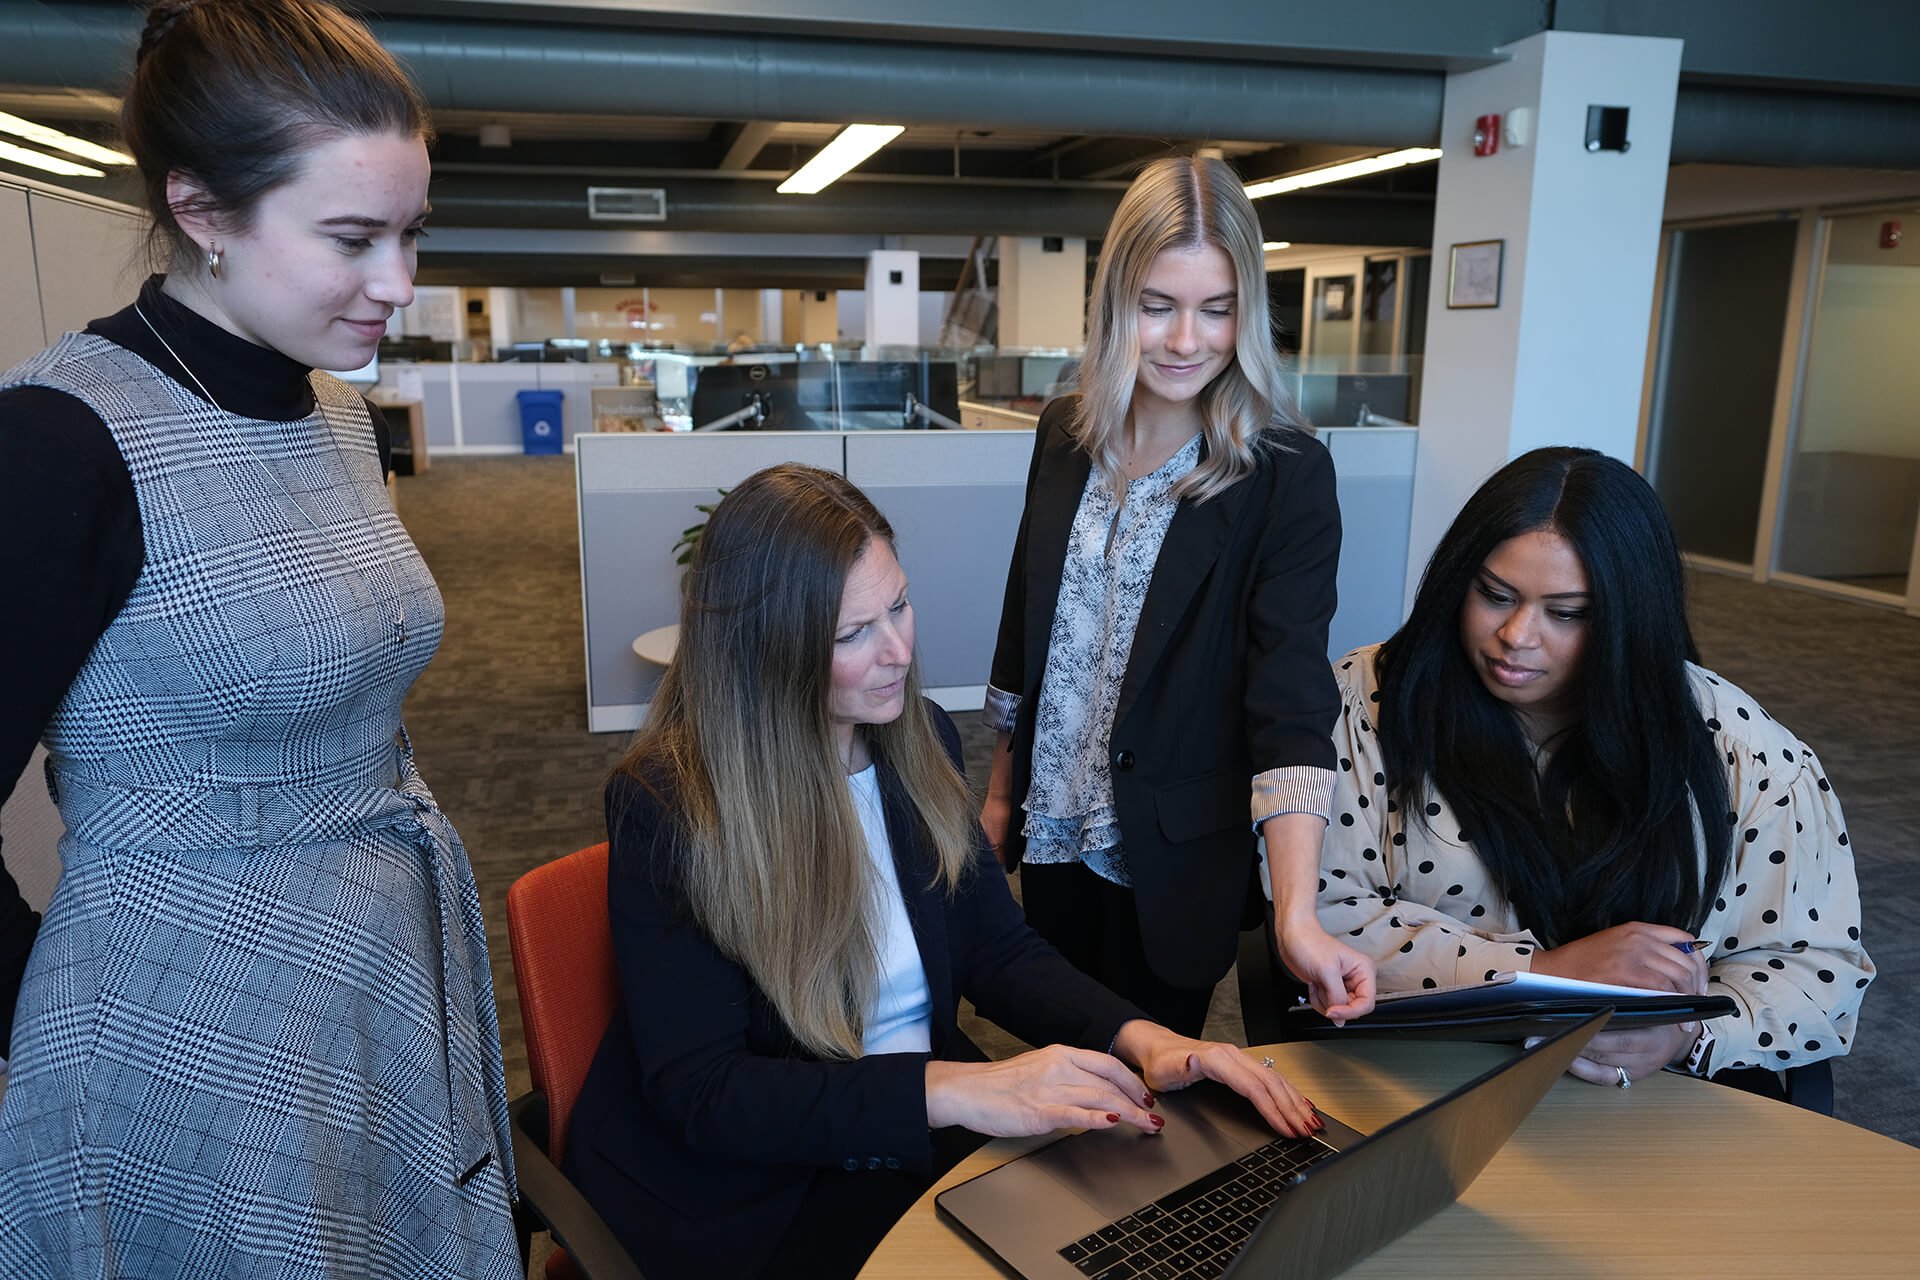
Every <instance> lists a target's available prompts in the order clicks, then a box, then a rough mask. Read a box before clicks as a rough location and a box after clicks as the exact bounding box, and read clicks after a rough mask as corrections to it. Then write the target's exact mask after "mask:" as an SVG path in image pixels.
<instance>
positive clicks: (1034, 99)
mask: <svg viewBox="0 0 1920 1280" xmlns="http://www.w3.org/2000/svg"><path fill="white" fill-rule="evenodd" d="M140 22H141V17H140V14H139V13H138V11H136V10H135V9H134V8H133V7H132V6H130V5H126V4H121V3H115V4H111V5H108V4H61V5H53V4H47V3H36V2H29V0H0V82H5V83H13V84H21V85H60V86H64V87H71V88H85V89H94V90H99V91H102V92H107V93H118V92H120V91H121V90H122V89H123V88H124V86H125V83H126V79H127V76H128V74H129V72H130V71H131V68H132V64H133V51H134V48H135V46H136V44H137V41H138V38H139V29H140ZM372 25H373V28H374V31H375V33H376V34H377V35H378V36H379V37H380V39H381V41H382V42H383V43H384V44H386V46H387V47H388V48H389V49H391V50H393V52H394V53H395V54H396V55H398V56H399V57H401V58H402V59H404V60H405V61H406V62H407V63H408V64H409V65H410V66H411V67H412V69H413V71H414V74H415V75H416V76H417V78H418V79H419V81H420V85H421V88H422V89H423V90H424V91H425V93H426V95H427V99H428V102H429V103H430V105H432V106H433V107H435V108H439V109H443V110H448V109H451V110H470V111H501V112H508V111H527V112H552V113H562V114H568V113H571V114H595V115H630V116H678V117H689V118H697V119H722V120H817V121H828V122H831V121H844V120H861V119H864V120H884V121H890V122H897V123H901V124H909V125H912V124H921V125H926V124H935V125H941V124H944V125H953V126H955V127H972V128H1018V129H1051V130H1058V131H1060V132H1062V133H1090V134H1128V135H1135V136H1142V137H1170V138H1232V139H1244V140H1254V141H1258V140H1262V139H1272V140H1274V141H1285V142H1294V143H1318V142H1329V143H1355V144H1361V145H1368V146H1379V147H1382V148H1392V147H1408V146H1431V145H1433V144H1434V143H1436V142H1438V141H1439V132H1440V114H1441V107H1442V103H1443V98H1444V96H1445V87H1446V81H1445V77H1444V75H1442V74H1441V73H1438V72H1432V71H1417V70H1399V69H1387V68H1379V67H1354V66H1335V65H1320V64H1315V65H1304V64H1277V63H1266V62H1252V61H1248V62H1235V61H1227V60H1219V59H1208V58H1195V57H1179V56H1171V57H1145V56H1139V55H1132V54H1117V53H1106V52H1087V51H1080V50H1049V49H1020V48H1007V47H1000V48H972V47H968V46H961V45H916V44H909V43H894V42H879V41H837V40H834V41H830V40H822V39H817V38H808V37H802V36H790V35H771V34H738V33H726V34H714V33H708V32H702V31H689V30H679V29H659V28H641V27H632V26H607V27H590V26H569V25H558V24H532V23H510V22H498V21H485V20H479V19H467V18H448V19H445V20H435V21H425V20H421V19H395V20H391V21H376V22H374V23H373V24H372ZM1672 155H1673V159H1674V160H1675V161H1676V162H1687V161H1698V162H1717V163H1729V164H1772V165H1848V166H1857V167H1864V168H1892V169H1899V168H1920V102H1917V101H1916V100H1914V99H1911V98H1900V97H1892V96H1869V95H1860V96H1852V95H1845V94H1831V93H1805V92H1796V91H1794V90H1791V89H1774V88H1727V87H1722V86H1717V85H1701V84H1683V85H1681V86H1680V91H1679V98H1678V101H1677V103H1676V106H1675V119H1674V140H1673V151H1672Z"/></svg>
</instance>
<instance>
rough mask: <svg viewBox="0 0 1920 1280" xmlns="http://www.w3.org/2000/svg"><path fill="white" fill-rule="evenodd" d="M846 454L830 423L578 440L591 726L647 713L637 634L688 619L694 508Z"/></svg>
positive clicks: (647, 670) (610, 726) (648, 696)
mask: <svg viewBox="0 0 1920 1280" xmlns="http://www.w3.org/2000/svg"><path fill="white" fill-rule="evenodd" d="M501 367H506V366H501ZM844 456H845V450H844V447H843V446H842V444H841V437H840V436H839V435H838V434H837V433H833V432H825V431H799V432H787V431H747V432H716V433H714V434H712V435H705V434H701V435H691V434H666V433H659V432H653V433H609V434H593V433H589V434H586V435H582V436H580V437H578V438H577V439H576V440H575V441H574V465H575V468H576V472H575V474H576V476H577V479H578V484H579V493H580V585H581V593H582V597H581V604H582V608H583V611H584V615H585V618H586V646H587V729H588V730H589V731H590V732H593V733H609V732H614V731H618V730H625V729H632V728H635V727H636V726H638V725H639V723H640V721H641V719H642V717H643V716H644V715H645V714H646V707H647V703H648V702H649V701H651V700H652V697H653V689H654V686H655V685H656V684H657V683H658V682H659V679H660V671H661V668H659V667H656V666H654V665H653V664H652V663H649V662H647V661H646V660H645V659H643V658H641V657H640V656H639V655H637V654H635V653H634V651H633V641H634V638H635V637H637V636H639V635H641V634H642V633H644V632H647V631H651V630H653V629H654V628H655V627H660V626H665V625H667V624H669V623H673V622H677V621H679V618H680V572H681V570H680V566H679V565H677V564H675V563H674V561H673V544H674V543H675V542H676V541H677V540H678V539H679V537H680V531H681V530H683V529H685V528H686V527H687V526H688V525H692V524H697V523H698V522H699V521H700V519H701V516H700V513H699V512H697V511H695V510H694V507H695V506H696V505H698V504H701V503H710V502H713V501H715V500H716V499H717V498H718V496H719V494H718V492H717V491H718V490H720V489H724V488H730V487H732V486H733V485H736V484H738V483H739V482H740V481H741V480H743V479H745V478H746V477H747V476H749V475H752V474H753V473H754V472H755V471H758V470H760V469H761V468H762V467H770V466H773V465H774V464H775V463H780V462H804V463H808V464H810V465H812V466H816V467H820V468H823V469H824V470H828V471H839V470H840V469H841V467H842V465H843V462H844Z"/></svg>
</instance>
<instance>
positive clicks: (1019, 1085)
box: [927, 1024, 1165, 1138]
mask: <svg viewBox="0 0 1920 1280" xmlns="http://www.w3.org/2000/svg"><path fill="white" fill-rule="evenodd" d="M1129 1025H1132V1024H1129ZM1151 1106H1152V1103H1151V1101H1150V1100H1149V1097H1148V1093H1147V1087H1146V1086H1145V1085H1144V1084H1142V1083H1141V1081H1140V1078H1139V1077H1138V1076H1136V1075H1135V1074H1134V1073H1133V1072H1131V1071H1129V1070H1128V1069H1127V1067H1126V1065H1125V1064H1124V1063H1122V1062H1121V1061H1120V1060H1119V1059H1118V1058H1115V1057H1114V1056H1112V1055H1111V1054H1105V1053H1099V1052H1096V1051H1094V1050H1092V1049H1073V1048H1069V1047H1067V1046H1066V1045H1062V1044H1056V1045H1051V1046H1049V1047H1047V1048H1045V1049H1034V1050H1032V1051H1030V1052H1028V1053H1023V1054H1021V1055H1019V1056H1018V1057H1015V1058H1007V1059H1005V1060H1003V1061H1000V1062H941V1061H938V1060H935V1061H932V1062H929V1063H927V1124H928V1126H929V1127H931V1128H935V1129H941V1128H945V1127H947V1126H948V1125H959V1126H961V1127H962V1128H966V1129H971V1130H972V1131H973V1132H975V1133H984V1134H988V1135H990V1136H992V1137H996V1138H1012V1137H1024V1136H1027V1135H1030V1134H1042V1133H1052V1132H1054V1131H1055V1130H1057V1129H1111V1128H1113V1127H1114V1126H1116V1125H1122V1124H1130V1125H1132V1126H1133V1127H1134V1128H1136V1129H1140V1130H1143V1131H1145V1132H1147V1133H1157V1132H1159V1130H1160V1126H1161V1125H1162V1124H1164V1123H1165V1121H1164V1120H1163V1119H1162V1118H1161V1117H1160V1116H1157V1115H1155V1114H1154V1113H1153V1112H1152V1110H1150V1108H1151Z"/></svg>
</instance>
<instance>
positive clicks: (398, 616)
mask: <svg viewBox="0 0 1920 1280" xmlns="http://www.w3.org/2000/svg"><path fill="white" fill-rule="evenodd" d="M133 313H134V314H135V315H137V316H139V317H140V323H142V324H144V325H146V326H147V332H148V333H151V334H152V335H153V336H154V340H155V341H157V342H158V343H159V344H160V345H161V346H163V347H165V348H166V350H167V354H168V355H170V356H172V357H173V362H174V363H175V364H177V365H179V366H180V370H181V372H182V373H185V374H186V375H187V376H188V377H189V378H191V379H193V385H194V386H195V387H198V388H199V390H200V398H201V399H203V400H205V401H206V402H207V403H208V404H210V405H212V406H213V407H214V408H215V409H217V410H219V411H220V412H221V413H223V414H226V416H227V417H229V418H234V419H239V418H240V415H239V414H237V413H235V412H233V411H232V410H231V409H228V408H226V407H224V406H223V405H222V404H221V403H220V402H219V401H218V400H215V399H214V398H213V392H211V391H209V390H207V384H206V383H204V382H202V381H200V375H199V374H197V373H195V372H194V371H193V368H192V366H190V365H189V364H188V363H187V362H186V361H185V360H182V359H181V358H180V353H179V352H178V351H175V350H174V349H173V344H172V343H171V342H168V341H167V339H166V335H165V334H163V333H161V332H160V330H158V329H157V328H155V327H154V324H153V321H151V320H149V319H148V318H147V313H146V312H145V311H143V310H141V309H140V304H139V303H137V302H136V303H134V304H133ZM322 416H323V418H324V414H323V415H322ZM329 426H331V424H329ZM328 438H329V439H330V440H331V439H332V437H331V435H329V437H328ZM233 440H234V443H235V444H237V445H239V446H240V452H241V453H243V454H245V455H246V457H247V460H248V461H249V462H251V463H253V465H254V466H256V467H258V468H260V470H261V471H263V472H264V473H266V477H267V479H269V480H271V481H273V487H274V488H276V489H278V490H279V491H280V492H281V493H282V494H283V495H284V496H285V497H286V499H287V503H288V505H290V506H291V507H292V508H293V509H294V510H295V511H298V512H299V513H300V515H301V516H302V517H303V518H304V519H305V520H306V522H307V523H308V524H310V525H312V526H313V531H314V532H315V533H317V534H319V535H320V537H321V539H322V540H324V541H325V542H326V544H327V545H328V546H330V547H332V548H333V552H334V554H335V555H337V556H339V557H340V559H341V560H342V561H343V562H344V563H345V564H346V566H347V567H348V568H349V569H352V570H353V571H354V573H356V574H357V575H359V577H360V580H361V581H362V582H364V583H366V584H367V589H368V590H369V591H370V592H371V593H372V594H373V598H374V602H375V603H376V604H377V605H379V607H380V608H381V610H382V611H383V612H385V613H386V614H387V620H388V621H389V622H391V623H392V624H393V636H394V639H395V640H396V641H404V640H405V639H406V638H407V610H406V605H405V604H404V603H403V602H402V600H401V597H400V591H399V588H397V587H393V586H389V588H388V590H386V591H384V592H383V591H382V590H381V588H380V582H379V580H378V579H377V578H376V577H375V576H374V575H373V574H372V573H371V572H369V571H368V570H366V569H362V568H361V567H360V566H359V565H358V564H356V563H355V562H354V559H353V557H352V556H350V555H348V554H347V552H346V549H345V548H344V547H342V546H341V545H340V544H339V543H338V542H336V541H335V540H334V537H333V535H332V534H330V533H328V532H327V531H326V530H325V529H323V528H321V526H320V522H319V521H318V520H315V519H314V518H313V516H312V515H311V514H310V513H309V512H308V511H307V509H306V508H305V507H303V506H301V505H300V500H299V499H298V498H295V497H294V496H293V491H292V490H291V489H289V488H287V486H286V484H285V483H284V482H282V481H281V479H280V477H279V475H278V474H277V473H276V472H275V471H274V469H273V468H272V467H269V466H268V465H267V464H266V461H265V460H264V459H262V458H261V457H260V455H259V454H257V453H255V452H254V451H253V449H252V447H251V446H250V445H248V444H247V441H246V437H245V436H244V435H243V434H242V433H240V432H238V431H236V432H234V433H233ZM333 448H334V452H335V454H337V455H338V456H339V457H340V464H341V467H340V469H341V472H342V473H343V474H344V473H345V471H346V455H345V454H343V453H341V452H340V446H339V443H338V442H337V441H336V442H334V446H333Z"/></svg>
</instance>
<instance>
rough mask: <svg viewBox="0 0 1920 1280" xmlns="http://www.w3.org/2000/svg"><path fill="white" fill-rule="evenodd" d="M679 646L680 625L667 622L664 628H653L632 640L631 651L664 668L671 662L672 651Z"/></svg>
mask: <svg viewBox="0 0 1920 1280" xmlns="http://www.w3.org/2000/svg"><path fill="white" fill-rule="evenodd" d="M679 644H680V624H679V623H677V622H669V623H668V624H667V625H666V626H664V627H655V628H654V629H653V630H651V631H645V632H642V633H641V634H639V635H637V636H635V637H634V638H633V651H634V652H635V653H636V654H638V655H640V656H641V657H642V658H644V659H646V660H647V661H648V662H651V663H654V664H655V665H657V666H662V667H664V666H666V665H667V664H668V663H669V662H672V661H673V651H674V649H675V648H677V647H678V646H679Z"/></svg>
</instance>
